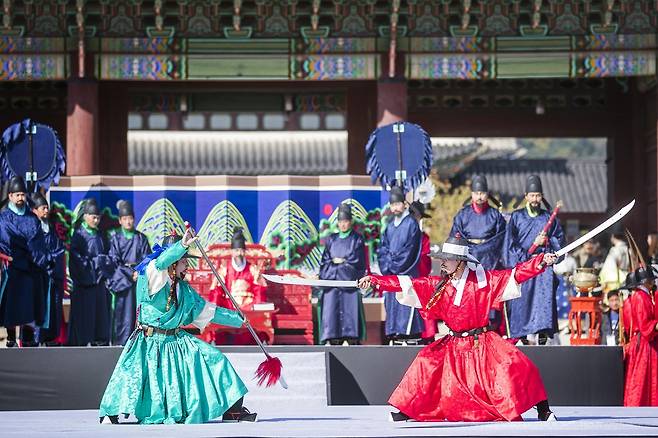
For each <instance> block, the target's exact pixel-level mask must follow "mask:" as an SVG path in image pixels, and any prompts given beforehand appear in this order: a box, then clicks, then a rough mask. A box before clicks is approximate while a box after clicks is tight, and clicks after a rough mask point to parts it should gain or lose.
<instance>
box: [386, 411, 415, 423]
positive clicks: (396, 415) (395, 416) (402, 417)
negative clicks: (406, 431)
mask: <svg viewBox="0 0 658 438" xmlns="http://www.w3.org/2000/svg"><path fill="white" fill-rule="evenodd" d="M410 418H411V417H409V416H408V415H406V414H403V413H402V412H391V413H390V416H389V421H393V422H397V421H407V420H409V419H410Z"/></svg>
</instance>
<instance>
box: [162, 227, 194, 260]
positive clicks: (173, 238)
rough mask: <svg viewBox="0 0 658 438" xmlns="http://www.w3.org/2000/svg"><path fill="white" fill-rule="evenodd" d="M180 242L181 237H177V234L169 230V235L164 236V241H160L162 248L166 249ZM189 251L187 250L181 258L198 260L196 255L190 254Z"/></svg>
mask: <svg viewBox="0 0 658 438" xmlns="http://www.w3.org/2000/svg"><path fill="white" fill-rule="evenodd" d="M181 240H183V236H180V235H178V233H176V230H171V233H170V234H169V235H168V236H165V238H164V239H162V246H163V247H167V246H170V245H173V244H174V243H176V242H179V241H181ZM191 250H192V248H188V250H187V252H186V253H185V255H183V257H181V258H188V259H198V258H199V256H198V255H196V254H190V252H191Z"/></svg>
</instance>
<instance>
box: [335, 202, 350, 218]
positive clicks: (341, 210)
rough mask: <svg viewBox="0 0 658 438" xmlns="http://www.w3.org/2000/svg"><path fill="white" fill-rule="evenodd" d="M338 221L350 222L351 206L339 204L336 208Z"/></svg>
mask: <svg viewBox="0 0 658 438" xmlns="http://www.w3.org/2000/svg"><path fill="white" fill-rule="evenodd" d="M338 220H339V221H351V220H352V206H351V205H350V204H340V206H339V207H338Z"/></svg>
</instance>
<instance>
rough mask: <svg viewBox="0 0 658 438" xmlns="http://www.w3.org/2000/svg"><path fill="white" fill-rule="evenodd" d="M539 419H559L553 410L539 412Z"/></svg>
mask: <svg viewBox="0 0 658 438" xmlns="http://www.w3.org/2000/svg"><path fill="white" fill-rule="evenodd" d="M537 419H538V420H539V421H557V417H556V416H555V414H554V413H553V412H552V411H546V412H542V413H540V414H537Z"/></svg>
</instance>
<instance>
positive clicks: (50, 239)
mask: <svg viewBox="0 0 658 438" xmlns="http://www.w3.org/2000/svg"><path fill="white" fill-rule="evenodd" d="M31 205H32V213H34V214H35V216H36V217H37V219H39V222H40V225H41V229H42V230H43V233H44V239H45V244H46V250H47V251H48V256H49V258H50V262H49V263H48V266H47V267H46V269H42V270H41V277H42V281H41V285H42V287H43V289H44V294H45V296H46V297H47V298H46V312H45V314H46V317H45V319H44V321H43V324H42V325H41V326H40V327H37V336H36V339H37V342H38V343H39V344H43V345H45V346H47V347H54V346H57V345H59V343H58V342H57V338H58V337H59V334H60V329H61V327H62V319H63V316H64V311H63V309H62V301H63V299H64V279H65V273H66V256H65V255H64V243H63V242H62V241H61V239H60V238H59V237H58V236H57V233H56V232H55V227H54V226H53V224H52V223H51V222H50V220H49V213H50V209H49V206H48V201H47V200H46V198H45V197H44V196H43V195H42V194H41V193H33V194H32V196H31Z"/></svg>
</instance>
